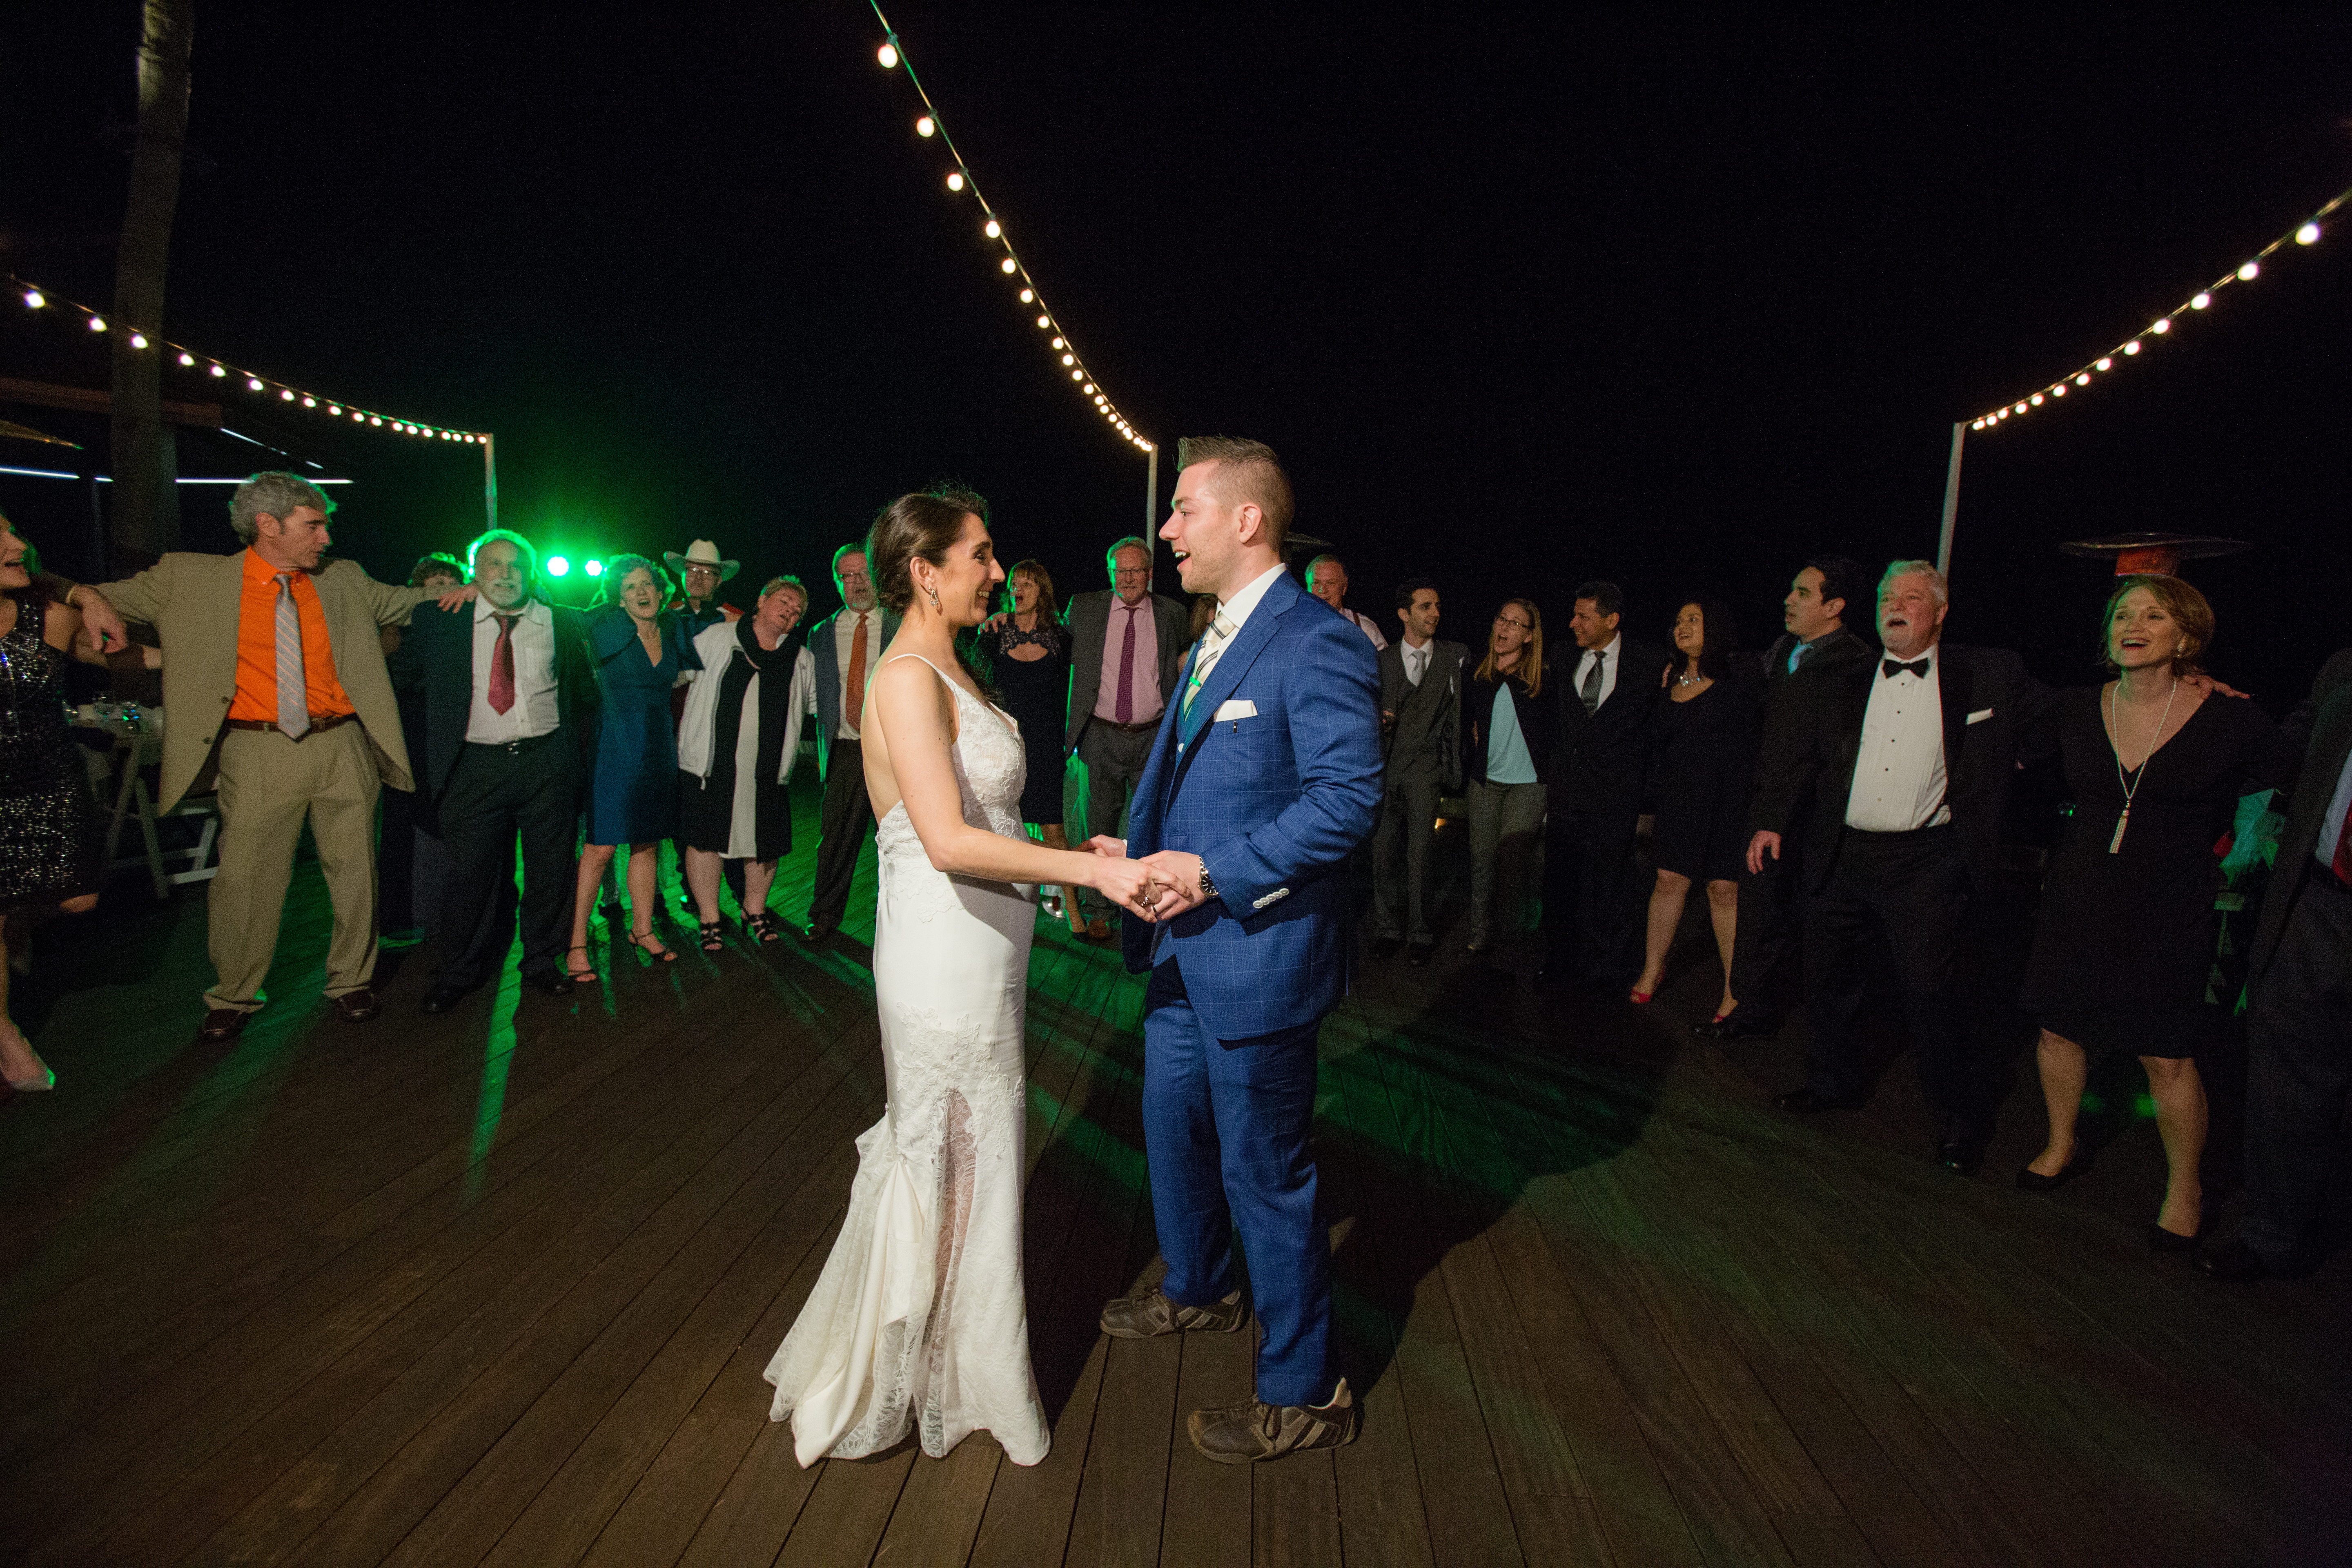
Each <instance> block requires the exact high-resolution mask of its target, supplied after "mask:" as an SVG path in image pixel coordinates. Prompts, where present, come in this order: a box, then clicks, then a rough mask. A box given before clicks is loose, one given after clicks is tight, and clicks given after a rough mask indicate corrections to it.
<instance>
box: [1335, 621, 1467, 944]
mask: <svg viewBox="0 0 2352 1568" xmlns="http://www.w3.org/2000/svg"><path fill="white" fill-rule="evenodd" d="M1324 602H1325V603H1326V604H1328V603H1329V602H1330V601H1328V600H1326V601H1324ZM1396 602H1397V619H1398V620H1399V621H1401V622H1402V623H1403V635H1402V637H1398V639H1397V640H1396V641H1394V642H1392V643H1390V644H1389V645H1388V646H1387V647H1383V648H1381V735H1382V738H1383V740H1384V742H1385V743H1386V745H1387V747H1388V765H1387V769H1386V771H1385V773H1383V774H1382V793H1381V825H1380V828H1379V830H1378V832H1377V833H1375V834H1374V836H1373V838H1372V907H1373V909H1374V910H1375V911H1376V912H1377V914H1378V916H1379V919H1380V931H1379V934H1378V935H1376V936H1375V937H1374V938H1373V940H1372V957H1373V958H1374V959H1375V960H1382V959H1387V958H1390V957H1391V956H1393V955H1394V954H1395V952H1396V950H1397V948H1398V946H1399V945H1400V944H1402V945H1403V946H1404V948H1405V962H1406V963H1411V964H1412V965H1413V966H1414V967H1416V968H1419V967H1422V966H1423V965H1425V964H1427V963H1429V961H1430V960H1431V959H1432V958H1433V957H1434V956H1435V955H1436V952H1437V935H1436V933H1435V932H1434V931H1432V930H1431V929H1430V924H1429V859H1430V849H1431V847H1432V846H1433V845H1434V844H1435V843H1436V841H1437V797H1438V794H1439V792H1440V791H1441V790H1443V791H1453V790H1458V789H1460V788H1461V787H1462V666H1463V663H1464V661H1465V660H1466V659H1467V658H1469V657H1470V650H1469V649H1468V648H1466V647H1463V646H1462V645H1461V644H1460V643H1458V642H1440V641H1438V640H1437V613H1438V597H1437V584H1435V583H1433V582H1431V581H1430V580H1429V579H1428V578H1426V577H1415V578H1413V579H1412V580H1411V581H1410V582H1405V583H1400V584H1397V591H1396ZM1408 938H1409V940H1408Z"/></svg>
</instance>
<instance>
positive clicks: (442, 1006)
mask: <svg viewBox="0 0 2352 1568" xmlns="http://www.w3.org/2000/svg"><path fill="white" fill-rule="evenodd" d="M467 554H468V555H469V557H470V558H471V561H472V564H473V571H474V583H475V585H476V587H478V589H479V590H480V594H479V596H478V598H477V599H476V600H475V602H474V613H473V614H472V615H470V616H419V617H418V618H417V619H416V620H415V622H413V623H412V624H411V625H410V626H409V627H408V630H407V632H406V633H405V635H404V637H402V639H401V645H400V650H399V651H398V652H397V653H395V654H394V655H393V656H392V658H391V660H390V664H391V670H392V678H393V684H394V688H395V689H398V690H400V691H401V692H403V693H404V694H406V695H409V696H411V698H412V700H416V701H419V702H421V704H422V705H423V708H424V711H425V754H424V759H423V763H422V766H421V767H420V768H419V770H418V773H417V780H416V785H417V793H418V795H419V796H420V800H419V806H420V811H421V814H422V815H423V816H425V817H426V818H427V819H428V820H429V821H430V823H431V824H432V826H434V827H435V828H436V830H437V832H438V834H439V836H440V838H441V841H442V842H443V843H444V844H446V846H447V847H448V850H449V858H450V861H451V870H450V879H449V887H448V891H447V894H446V901H445V905H444V909H443V913H442V919H441V934H440V938H439V941H438V951H437V952H436V953H435V956H434V964H433V983H432V984H431V986H430V987H429V988H428V989H427V990H426V991H425V1002H424V1009H425V1012H427V1013H446V1012H447V1011H448V1010H449V1009H450V1008H451V1007H454V1006H456V1005H457V1002H458V1000H459V999H460V998H462V997H463V996H465V995H466V994H467V993H468V992H470V991H472V990H474V989H475V988H476V987H478V986H479V985H480V984H482V983H483V982H484V981H486V980H488V979H489V978H490V977H491V975H492V974H493V973H495V972H496V971H497V968H498V965H499V963H500V961H501V960H503V959H504V957H505V956H506V951H507V944H508V942H509V941H510V940H511V933H512V931H513V928H512V927H511V926H510V925H509V923H508V922H507V921H506V920H505V919H503V918H501V919H498V920H495V921H494V920H491V919H490V918H488V917H489V914H490V912H491V910H492V909H493V908H494V907H495V905H496V904H497V902H498V900H499V896H500V893H501V891H502V890H503V889H510V888H511V887H512V884H513V879H514V864H515V844H516V840H517V839H518V837H520V840H521V844H522V868H523V893H522V901H521V904H520V916H521V927H522V977H523V979H524V980H525V981H527V982H528V983H530V984H531V985H533V986H535V987H537V988H538V989H539V990H541V991H544V992H546V993H547V994H549V995H551V996H561V995H562V994H565V993H566V992H568V991H570V990H571V989H572V981H571V979H570V977H569V975H568V973H567V971H566V967H565V965H564V963H563V962H562V961H563V939H564V938H565V936H566V935H568V934H569V928H570V925H571V921H572V881H573V875H574V872H573V867H574V865H575V864H576V859H575V855H574V850H575V848H576V846H577V841H578V825H579V817H580V795H581V790H582V787H583V783H584V781H585V780H586V778H587V776H588V770H589V766H590V763H591V761H592V759H593V747H594V744H595V739H594V737H595V727H594V726H595V711H596V677H595V667H594V664H593V660H592V659H591V658H590V657H589V654H588V647H587V640H588V639H587V632H586V629H585V627H584V626H583V624H582V621H581V618H580V612H579V611H577V610H570V609H563V608H561V607H559V606H556V605H550V604H548V603H546V602H545V601H544V600H542V599H541V598H539V597H538V596H537V589H538V585H539V552H538V551H536V550H535V549H533V548H532V546H531V542H530V541H529V540H527V539H525V538H523V537H522V535H520V534H519V533H514V532H511V531H508V530H506V529H503V528H494V529H492V530H491V531H489V532H488V533H485V534H484V535H482V537H481V538H479V539H478V540H476V541H474V543H473V547H472V549H471V550H470V551H468V552H467Z"/></svg>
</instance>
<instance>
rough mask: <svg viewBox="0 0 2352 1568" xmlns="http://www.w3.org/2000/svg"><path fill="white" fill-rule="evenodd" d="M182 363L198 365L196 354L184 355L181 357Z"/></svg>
mask: <svg viewBox="0 0 2352 1568" xmlns="http://www.w3.org/2000/svg"><path fill="white" fill-rule="evenodd" d="M180 363H182V364H194V363H196V356H195V355H194V354H182V355H181V356H180Z"/></svg>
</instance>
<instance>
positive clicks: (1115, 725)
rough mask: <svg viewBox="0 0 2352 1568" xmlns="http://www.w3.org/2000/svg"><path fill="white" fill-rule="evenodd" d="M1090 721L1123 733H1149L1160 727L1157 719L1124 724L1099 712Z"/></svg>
mask: <svg viewBox="0 0 2352 1568" xmlns="http://www.w3.org/2000/svg"><path fill="white" fill-rule="evenodd" d="M1089 722H1091V723H1096V724H1099V725H1101V726H1102V727H1103V728H1104V729H1106V730H1116V731H1118V732H1119V733H1120V734H1122V735H1148V734H1150V733H1151V732H1152V731H1155V730H1157V729H1159V728H1160V721H1159V720H1157V719H1146V720H1145V721H1143V722H1142V723H1140V724H1122V723H1120V722H1119V721H1118V720H1116V719H1105V718H1103V717H1102V716H1101V715H1099V714H1097V715H1096V716H1095V717H1094V718H1093V719H1092V720H1090V721H1089Z"/></svg>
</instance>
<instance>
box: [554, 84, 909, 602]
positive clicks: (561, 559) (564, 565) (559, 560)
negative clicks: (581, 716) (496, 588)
mask: <svg viewBox="0 0 2352 1568" xmlns="http://www.w3.org/2000/svg"><path fill="white" fill-rule="evenodd" d="M885 52H887V48H886V51H885ZM885 63H886V64H887V62H885ZM571 571H572V558H571V557H570V556H568V555H551V556H549V557H548V558H547V574H548V575H549V576H551V577H562V576H565V575H568V574H570V573H571Z"/></svg>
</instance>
